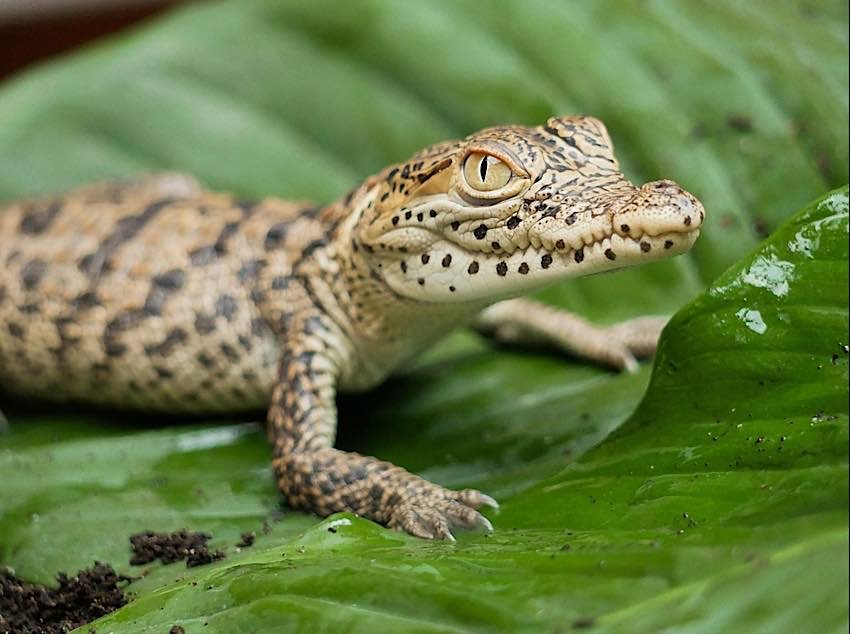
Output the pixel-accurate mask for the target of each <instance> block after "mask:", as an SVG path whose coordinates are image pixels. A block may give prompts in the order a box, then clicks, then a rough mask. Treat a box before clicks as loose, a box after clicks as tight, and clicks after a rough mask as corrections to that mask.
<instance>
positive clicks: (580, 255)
mask: <svg viewBox="0 0 850 634" xmlns="http://www.w3.org/2000/svg"><path fill="white" fill-rule="evenodd" d="M573 259H574V260H575V261H576V262H577V263H579V264H580V263H581V262H582V261H583V260H584V249H579V250H578V251H576V252H575V254H574V255H573Z"/></svg>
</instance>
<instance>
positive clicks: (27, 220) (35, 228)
mask: <svg viewBox="0 0 850 634" xmlns="http://www.w3.org/2000/svg"><path fill="white" fill-rule="evenodd" d="M61 210H62V205H61V204H60V203H58V202H57V203H52V204H50V205H49V206H48V207H47V208H46V209H40V210H38V211H31V212H30V213H28V214H27V215H26V216H24V217H23V218H22V219H21V224H20V230H21V233H26V234H28V235H38V234H39V233H41V232H43V231H44V230H45V229H47V227H49V226H50V224H51V223H52V222H53V219H54V218H56V215H57V214H58V213H59V212H60V211H61Z"/></svg>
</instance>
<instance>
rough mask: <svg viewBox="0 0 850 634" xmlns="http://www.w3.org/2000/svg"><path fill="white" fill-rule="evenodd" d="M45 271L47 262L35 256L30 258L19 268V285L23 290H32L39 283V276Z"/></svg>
mask: <svg viewBox="0 0 850 634" xmlns="http://www.w3.org/2000/svg"><path fill="white" fill-rule="evenodd" d="M45 271H47V262H45V261H44V260H40V259H38V258H35V259H33V260H30V261H29V262H27V263H26V264H24V266H23V267H22V268H21V286H23V288H24V290H26V291H31V290H34V289H35V288H36V287H37V286H38V285H39V284H40V283H41V278H42V277H43V276H44V273H45Z"/></svg>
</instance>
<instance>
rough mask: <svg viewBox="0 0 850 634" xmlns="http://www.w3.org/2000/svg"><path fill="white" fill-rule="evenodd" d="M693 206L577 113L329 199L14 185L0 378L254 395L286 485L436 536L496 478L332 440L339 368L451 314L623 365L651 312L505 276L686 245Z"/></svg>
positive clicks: (179, 188)
mask: <svg viewBox="0 0 850 634" xmlns="http://www.w3.org/2000/svg"><path fill="white" fill-rule="evenodd" d="M703 217H704V212H703V210H702V206H701V205H700V204H699V202H698V201H697V200H696V199H695V198H694V197H693V196H691V195H690V194H688V193H687V192H685V191H683V190H682V189H681V188H680V187H679V186H678V185H676V184H675V183H673V182H671V181H658V182H655V183H648V184H646V185H643V186H642V187H635V186H633V185H632V184H631V183H629V182H628V181H627V180H626V179H625V178H624V177H623V175H622V174H621V173H620V172H619V169H618V166H617V162H616V160H615V159H614V156H613V151H612V147H611V142H610V139H609V137H608V133H607V131H606V130H605V128H604V126H603V125H602V124H601V123H600V122H599V121H598V120H596V119H593V118H591V117H562V118H553V119H550V120H549V121H548V122H547V123H546V125H545V126H542V127H537V128H526V127H519V126H506V127H499V128H491V129H487V130H484V131H482V132H479V133H477V134H475V135H472V136H470V137H468V138H467V139H464V140H462V141H457V142H447V143H441V144H437V145H435V146H432V147H430V148H428V149H426V150H423V151H422V152H420V153H418V154H416V155H414V156H413V157H411V158H410V159H409V160H408V161H406V162H404V163H400V164H398V165H393V166H390V167H388V168H386V169H385V170H384V171H382V172H381V173H379V174H377V175H376V176H373V177H371V178H369V179H368V180H366V182H365V183H363V185H362V186H360V187H359V188H357V189H356V190H354V191H352V192H351V193H349V194H348V195H347V196H346V197H345V198H343V199H342V200H340V201H338V202H336V203H334V204H332V205H329V206H327V207H325V208H317V207H313V206H311V205H309V204H297V203H288V202H283V201H279V200H275V199H268V200H262V201H244V200H239V199H236V198H234V197H232V196H230V195H227V194H218V193H212V192H207V191H204V190H203V189H202V188H201V187H200V186H199V185H198V184H197V183H196V182H195V181H193V180H192V179H191V178H189V177H186V176H182V175H177V174H161V175H153V176H149V177H145V178H142V179H139V180H135V181H130V182H124V183H103V184H96V185H91V186H87V187H83V188H80V189H77V190H74V191H72V192H69V193H67V194H64V195H61V196H53V197H45V198H42V199H38V200H29V201H24V202H20V203H14V204H11V205H10V206H8V207H7V208H6V209H4V210H2V211H0V263H2V268H0V386H2V388H3V389H4V390H5V391H8V392H11V393H14V394H18V395H21V396H24V397H28V398H34V399H41V400H47V399H49V400H54V401H62V400H71V401H80V402H86V403H94V404H99V405H108V406H114V407H120V408H136V409H146V410H157V409H159V410H167V411H186V412H214V411H234V410H242V409H253V408H258V407H265V406H268V420H269V436H270V439H271V440H272V442H273V444H274V468H275V473H276V474H277V478H278V481H279V484H280V488H281V491H282V492H283V493H284V495H285V496H286V498H287V500H288V501H289V503H290V504H291V505H293V506H294V507H297V508H303V509H307V510H311V511H314V512H316V513H318V514H320V515H327V514H329V513H332V512H336V511H352V512H355V513H359V514H360V515H363V516H365V517H368V518H371V519H373V520H375V521H378V522H381V523H383V524H386V525H388V526H391V527H396V528H400V529H403V530H406V531H408V532H410V533H412V534H414V535H418V536H421V537H429V538H451V536H452V535H451V529H452V527H453V526H464V527H475V526H484V527H489V522H488V521H487V520H486V519H485V518H484V517H483V516H482V515H481V514H480V513H478V511H477V510H476V509H478V508H479V507H480V506H482V505H485V504H490V505H495V502H494V501H493V500H492V498H489V497H488V496H486V495H484V494H482V493H480V492H478V491H472V490H466V491H460V492H456V491H449V490H447V489H444V488H442V487H439V486H437V485H434V484H431V483H429V482H426V481H425V480H422V479H421V478H419V477H417V476H415V475H412V474H410V473H408V472H406V471H404V470H403V469H401V468H399V467H396V466H393V465H391V464H389V463H386V462H381V461H379V460H377V459H375V458H370V457H365V456H360V455H356V454H351V453H346V452H342V451H339V450H337V449H334V448H333V443H334V434H335V427H336V411H335V404H334V401H335V395H336V392H337V390H364V389H368V388H371V387H373V386H375V385H377V384H378V383H380V382H381V381H383V380H384V378H385V377H386V376H387V375H388V374H389V373H390V372H392V371H393V370H394V369H396V368H397V367H399V365H401V364H403V363H404V362H406V361H407V360H409V359H410V358H411V357H413V356H415V355H416V354H417V353H419V352H420V351H422V350H423V349H426V348H427V347H428V346H430V345H431V344H432V343H433V342H434V341H436V340H437V339H439V338H440V337H442V336H444V335H445V334H447V333H448V332H450V331H451V330H452V329H454V328H456V327H457V326H460V325H463V324H465V323H474V324H475V325H476V327H478V328H479V330H480V331H481V332H485V333H488V334H490V335H492V336H495V337H497V338H499V339H503V340H507V341H515V342H516V341H518V342H527V343H536V344H538V345H541V344H542V345H554V346H557V347H559V348H561V349H564V350H566V351H568V352H570V353H572V354H577V355H579V356H583V357H586V358H588V359H590V360H593V361H596V362H600V363H605V364H608V365H611V366H614V367H617V368H626V369H631V368H633V367H634V364H635V357H636V356H646V355H648V354H651V353H652V352H653V350H654V347H655V342H656V340H657V335H658V332H659V330H660V327H661V325H662V324H663V321H662V320H658V319H654V320H653V319H650V320H635V321H633V322H626V323H625V324H621V325H619V326H615V327H611V328H607V329H606V328H598V327H595V326H593V325H592V324H588V323H587V322H585V321H583V320H581V319H580V318H577V317H575V316H572V315H569V314H567V313H564V312H563V311H557V310H555V309H552V308H546V307H544V306H542V305H539V304H534V303H531V302H527V301H525V300H509V301H501V302H500V301H499V300H503V299H506V298H509V297H511V296H515V295H519V294H522V293H526V292H529V291H531V290H534V289H536V288H538V287H540V286H543V285H545V284H548V283H551V282H553V281H557V280H562V279H565V278H569V277H577V276H581V275H587V274H591V273H596V272H599V271H605V270H610V269H613V268H618V267H622V266H629V265H633V264H636V263H640V262H644V261H651V260H654V259H659V258H662V257H667V256H670V255H675V254H678V253H682V252H684V251H686V250H687V249H689V248H690V246H691V245H692V244H693V242H694V240H695V239H696V237H697V235H698V233H699V232H698V228H699V226H700V225H701V223H702V221H703ZM488 306H489V308H488ZM484 309H486V310H484ZM482 310H484V312H482ZM479 314H480V317H477V318H476V316H477V315H479Z"/></svg>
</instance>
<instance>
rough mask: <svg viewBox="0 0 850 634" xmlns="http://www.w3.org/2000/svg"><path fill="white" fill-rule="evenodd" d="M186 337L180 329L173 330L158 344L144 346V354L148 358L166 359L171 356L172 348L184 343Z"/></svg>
mask: <svg viewBox="0 0 850 634" xmlns="http://www.w3.org/2000/svg"><path fill="white" fill-rule="evenodd" d="M188 337H189V336H188V335H187V334H186V331H185V330H183V329H182V328H173V329H172V330H170V331H169V332H168V334H167V335H166V336H165V339H163V340H162V341H161V342H160V343H157V344H153V345H149V346H145V354H146V355H148V356H149V357H153V356H162V357H166V356H168V355H169V354H171V352H172V351H173V350H174V348H176V347H177V346H179V345H180V344H181V343H184V342H185V341H186V339H188Z"/></svg>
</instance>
